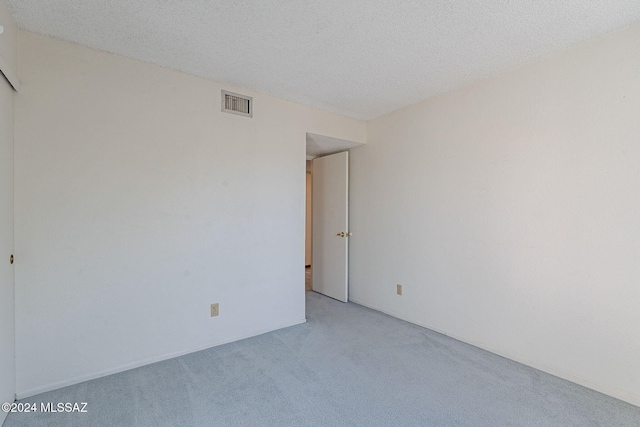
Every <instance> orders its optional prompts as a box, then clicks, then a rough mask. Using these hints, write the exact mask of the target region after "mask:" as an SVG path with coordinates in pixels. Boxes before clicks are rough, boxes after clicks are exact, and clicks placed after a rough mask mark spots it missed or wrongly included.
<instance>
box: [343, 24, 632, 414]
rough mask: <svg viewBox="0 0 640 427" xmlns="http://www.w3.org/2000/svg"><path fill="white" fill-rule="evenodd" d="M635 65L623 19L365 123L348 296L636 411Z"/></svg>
mask: <svg viewBox="0 0 640 427" xmlns="http://www.w3.org/2000/svg"><path fill="white" fill-rule="evenodd" d="M639 71H640V26H633V27H630V28H628V29H626V30H624V31H622V32H619V33H616V34H612V35H609V36H607V37H605V38H602V39H598V40H595V41H592V42H590V43H587V44H583V45H580V46H578V47H576V48H573V49H571V50H569V51H566V52H563V53H561V54H557V55H554V56H550V57H547V58H544V59H542V60H539V61H536V62H534V63H531V64H528V65H527V66H524V67H522V68H520V69H517V70H514V71H511V72H508V73H504V74H501V75H498V76H496V77H493V78H491V79H489V80H486V81H483V82H480V83H477V84H474V85H472V86H469V87H466V88H463V89H460V90H457V91H454V92H450V93H448V94H445V95H442V96H439V97H436V98H433V99H431V100H428V101H425V102H422V103H420V104H417V105H415V106H412V107H408V108H406V109H403V110H400V111H397V112H395V113H392V114H389V115H386V116H383V117H380V118H378V119H375V120H373V121H370V122H368V124H367V144H366V145H365V146H363V147H361V148H356V149H353V150H351V153H352V159H351V206H350V212H351V218H350V220H351V230H352V231H353V237H352V239H351V252H350V254H351V273H350V297H351V299H352V300H353V301H357V302H359V303H362V304H364V305H367V306H370V307H374V308H376V309H379V310H382V311H385V312H387V313H390V314H393V315H394V316H397V317H400V318H403V319H406V320H408V321H411V322H414V323H417V324H420V325H424V326H427V327H429V328H432V329H434V330H436V331H440V332H444V333H446V334H449V335H452V336H454V337H457V338H459V339H461V340H463V341H466V342H469V343H472V344H475V345H477V346H480V347H483V348H486V349H489V350H491V351H493V352H496V353H498V354H501V355H505V356H507V357H509V358H512V359H515V360H518V361H522V362H524V363H526V364H529V365H532V366H534V367H537V368H540V369H542V370H545V371H548V372H551V373H554V374H556V375H559V376H562V377H564V378H567V379H571V380H573V381H575V382H579V383H581V384H583V385H586V386H588V387H591V388H594V389H596V390H600V391H602V392H605V393H607V394H610V395H612V396H616V397H618V398H621V399H623V400H626V401H628V402H631V403H635V404H636V405H640V363H638V361H639V360H640V339H639V338H638V337H639V335H638V325H640V310H639V309H638V307H640V286H638V283H639V282H640V262H638V260H639V259H640V244H639V242H640V227H639V226H638V218H640V197H638V194H639V193H638V191H639V189H640V168H639V167H638V165H639V164H640V139H639V138H640V120H639V119H638V117H639V115H638V114H639V112H640V72H639ZM398 283H400V284H402V285H403V286H404V295H402V296H398V295H396V294H395V291H396V284H398Z"/></svg>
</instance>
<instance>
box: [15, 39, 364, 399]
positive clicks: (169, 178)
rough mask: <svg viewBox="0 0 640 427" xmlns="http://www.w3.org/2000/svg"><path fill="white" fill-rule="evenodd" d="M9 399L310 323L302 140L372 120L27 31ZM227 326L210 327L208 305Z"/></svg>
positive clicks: (355, 136)
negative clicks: (246, 102)
mask: <svg viewBox="0 0 640 427" xmlns="http://www.w3.org/2000/svg"><path fill="white" fill-rule="evenodd" d="M19 40H20V50H21V56H20V58H21V70H22V76H21V77H22V83H23V89H22V92H21V93H20V94H19V95H18V96H16V99H15V205H16V207H15V209H16V227H15V239H16V253H17V255H18V257H19V259H20V263H19V265H18V266H17V268H16V355H17V374H16V375H17V393H18V396H19V397H21V396H28V395H31V394H34V393H37V392H40V391H42V390H47V389H52V388H56V387H59V386H62V385H66V384H70V383H75V382H78V381H82V380H85V379H88V378H93V377H96V376H99V375H103V374H106V373H111V372H116V371H119V370H123V369H126V368H128V367H132V366H137V365H141V364H144V363H147V362H150V361H154V360H159V359H163V358H167V357H170V356H174V355H178V354H183V353H186V352H190V351H194V350H197V349H201V348H205V347H210V346H213V345H216V344H220V343H224V342H228V341H232V340H237V339H240V338H243V337H248V336H252V335H256V334H259V333H262V332H266V331H269V330H273V329H277V328H281V327H284V326H287V325H292V324H296V323H299V322H303V321H304V318H305V312H304V310H305V308H304V267H303V264H302V263H303V261H304V248H305V242H304V233H305V166H304V160H305V138H306V132H314V133H319V134H323V135H332V136H335V137H337V138H344V139H349V140H354V141H364V138H365V123H364V122H359V121H356V120H353V119H347V118H344V117H340V116H336V115H333V114H329V113H325V112H321V111H318V110H314V109H312V108H309V107H303V106H300V105H297V104H294V103H291V102H286V101H282V100H278V99H276V98H272V97H268V96H263V95H260V94H257V93H251V92H247V91H244V90H242V89H240V88H233V87H227V86H225V87H224V89H228V90H231V91H233V92H239V93H244V94H247V95H250V96H253V99H254V115H253V118H252V119H248V118H245V117H241V116H237V115H232V114H225V113H221V111H220V109H221V107H220V106H221V101H220V90H221V89H222V88H223V86H221V84H219V83H216V82H213V81H209V80H206V79H201V78H197V77H193V76H189V75H186V74H182V73H180V72H176V71H172V70H168V69H164V68H160V67H157V66H153V65H149V64H145V63H142V62H137V61H134V60H129V59H125V58H122V57H118V56H115V55H112V54H108V53H104V52H100V51H96V50H92V49H89V48H86V47H81V46H78V45H74V44H70V43H66V42H62V41H58V40H54V39H50V38H46V37H43V36H39V35H35V34H32V33H26V32H22V33H20V37H19ZM215 302H217V303H219V304H220V315H219V316H218V317H216V318H211V317H210V316H209V306H210V304H211V303H215Z"/></svg>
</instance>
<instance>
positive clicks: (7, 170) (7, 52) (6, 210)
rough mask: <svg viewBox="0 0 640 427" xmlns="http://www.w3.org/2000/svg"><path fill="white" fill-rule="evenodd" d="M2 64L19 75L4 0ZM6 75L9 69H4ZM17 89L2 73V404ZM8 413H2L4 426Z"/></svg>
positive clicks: (4, 397) (11, 381)
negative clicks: (14, 101) (14, 91)
mask: <svg viewBox="0 0 640 427" xmlns="http://www.w3.org/2000/svg"><path fill="white" fill-rule="evenodd" d="M0 25H2V26H3V27H4V32H3V34H0V57H1V58H0V63H3V64H5V65H7V66H9V67H10V68H11V72H13V73H16V72H17V65H18V64H17V42H16V35H17V32H18V28H17V27H16V24H15V22H14V21H13V18H12V17H11V14H10V13H9V8H8V6H7V4H6V2H4V1H0ZM2 71H3V72H4V71H5V70H2ZM12 252H13V89H12V88H11V86H10V85H9V83H8V82H7V81H6V80H5V78H4V76H3V74H2V73H0V403H3V402H13V401H14V399H15V391H16V388H15V378H16V375H15V373H16V371H15V339H14V336H15V322H14V319H15V317H14V281H13V266H12V265H10V264H9V256H10V254H11V253H12ZM6 416H7V414H6V413H4V412H2V411H0V424H2V422H3V421H4V419H5V417H6Z"/></svg>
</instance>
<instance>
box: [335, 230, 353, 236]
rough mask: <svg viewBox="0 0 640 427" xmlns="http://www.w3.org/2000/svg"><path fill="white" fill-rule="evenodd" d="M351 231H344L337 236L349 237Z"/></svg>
mask: <svg viewBox="0 0 640 427" xmlns="http://www.w3.org/2000/svg"><path fill="white" fill-rule="evenodd" d="M351 234H352V233H345V232H344V231H342V232H340V233H338V234H337V236H338V237H349V236H351Z"/></svg>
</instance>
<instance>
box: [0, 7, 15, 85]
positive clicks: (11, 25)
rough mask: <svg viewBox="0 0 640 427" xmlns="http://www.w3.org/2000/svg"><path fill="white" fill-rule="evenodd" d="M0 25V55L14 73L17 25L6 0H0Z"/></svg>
mask: <svg viewBox="0 0 640 427" xmlns="http://www.w3.org/2000/svg"><path fill="white" fill-rule="evenodd" d="M0 25H2V26H3V27H4V31H3V32H2V34H0V57H2V59H3V60H4V62H6V64H7V65H8V66H9V67H10V68H11V70H12V71H13V72H14V73H16V74H17V73H18V46H17V45H18V41H17V38H18V31H19V30H18V26H17V25H16V23H15V21H14V20H13V16H11V12H10V11H9V6H8V5H7V2H6V1H3V0H0Z"/></svg>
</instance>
